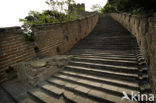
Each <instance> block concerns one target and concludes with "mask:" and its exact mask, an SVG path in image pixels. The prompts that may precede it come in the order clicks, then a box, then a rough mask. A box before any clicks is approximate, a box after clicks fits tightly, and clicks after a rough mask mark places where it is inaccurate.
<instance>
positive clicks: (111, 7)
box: [100, 3, 116, 13]
mask: <svg viewBox="0 0 156 103" xmlns="http://www.w3.org/2000/svg"><path fill="white" fill-rule="evenodd" d="M100 12H101V13H112V12H116V9H115V6H114V5H111V4H110V3H107V4H106V5H105V6H104V7H103V8H101V10H100Z"/></svg>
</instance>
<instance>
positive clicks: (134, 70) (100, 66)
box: [68, 61, 138, 74]
mask: <svg viewBox="0 0 156 103" xmlns="http://www.w3.org/2000/svg"><path fill="white" fill-rule="evenodd" d="M68 65H71V66H83V67H90V68H95V69H99V70H109V71H120V72H123V73H132V74H138V68H136V67H130V66H122V65H121V66H117V65H110V64H101V63H92V62H91V63H90V62H84V61H83V62H80V61H70V62H69V63H68Z"/></svg>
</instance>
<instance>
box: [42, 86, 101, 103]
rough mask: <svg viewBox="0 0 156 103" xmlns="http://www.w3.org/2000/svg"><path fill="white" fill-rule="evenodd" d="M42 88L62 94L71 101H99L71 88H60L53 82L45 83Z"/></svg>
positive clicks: (88, 102) (77, 102)
mask: <svg viewBox="0 0 156 103" xmlns="http://www.w3.org/2000/svg"><path fill="white" fill-rule="evenodd" d="M68 85H69V84H68ZM42 88H43V89H45V90H46V91H49V92H51V93H55V94H57V95H62V96H63V97H64V98H66V99H68V100H70V101H73V102H76V103H98V102H96V101H94V100H91V99H89V98H87V97H83V96H80V95H78V94H76V93H73V92H71V91H69V90H65V89H63V88H58V87H56V86H55V85H52V84H45V85H43V86H42Z"/></svg>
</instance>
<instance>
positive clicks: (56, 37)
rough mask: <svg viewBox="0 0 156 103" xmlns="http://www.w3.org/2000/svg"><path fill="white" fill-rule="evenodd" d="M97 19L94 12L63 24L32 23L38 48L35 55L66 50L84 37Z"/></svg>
mask: <svg viewBox="0 0 156 103" xmlns="http://www.w3.org/2000/svg"><path fill="white" fill-rule="evenodd" d="M97 21H98V15H97V14H96V13H94V14H91V15H89V16H86V17H84V18H81V19H78V20H74V21H70V22H66V23H63V24H59V23H57V24H42V25H34V26H33V32H34V34H35V44H36V46H37V47H38V48H39V52H38V53H37V55H39V56H49V55H56V54H60V53H64V52H66V51H67V50H69V49H71V48H72V47H73V45H74V44H76V43H77V42H78V41H79V40H80V39H83V38H84V37H86V36H87V35H88V34H89V33H90V32H91V31H92V30H93V28H94V26H95V25H96V23H97Z"/></svg>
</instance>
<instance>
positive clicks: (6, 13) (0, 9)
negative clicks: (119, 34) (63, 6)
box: [0, 0, 107, 27]
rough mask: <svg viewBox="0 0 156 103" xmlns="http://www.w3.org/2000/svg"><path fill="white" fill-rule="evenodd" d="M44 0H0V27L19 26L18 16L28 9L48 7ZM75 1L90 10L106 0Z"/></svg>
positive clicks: (25, 12) (23, 14)
mask: <svg viewBox="0 0 156 103" xmlns="http://www.w3.org/2000/svg"><path fill="white" fill-rule="evenodd" d="M45 1H46V0H0V27H10V26H20V25H21V23H20V22H19V21H18V20H19V18H24V17H25V16H27V14H28V12H29V11H30V10H34V11H42V10H46V9H49V7H48V5H47V4H46V3H45ZM75 1H76V3H85V6H86V10H87V11H91V9H90V8H91V7H92V5H93V4H100V5H101V6H102V7H103V6H104V5H105V4H106V2H107V0H75Z"/></svg>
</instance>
